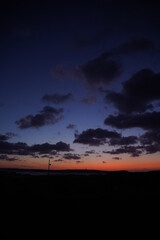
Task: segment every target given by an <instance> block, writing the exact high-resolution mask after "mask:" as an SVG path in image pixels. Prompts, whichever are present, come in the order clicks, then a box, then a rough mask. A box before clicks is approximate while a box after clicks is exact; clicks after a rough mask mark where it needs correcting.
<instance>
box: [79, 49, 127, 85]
mask: <svg viewBox="0 0 160 240" xmlns="http://www.w3.org/2000/svg"><path fill="white" fill-rule="evenodd" d="M122 70H123V68H122V64H121V63H120V62H118V61H117V60H114V59H110V58H109V57H108V55H107V54H102V55H101V56H99V57H97V58H95V59H92V60H90V61H88V62H87V63H86V64H84V65H81V66H79V71H80V72H81V74H82V75H83V76H84V78H85V79H86V81H87V83H88V84H89V85H91V86H93V87H99V86H103V85H108V84H109V83H111V82H112V81H114V80H115V79H116V78H118V77H120V76H121V74H122Z"/></svg>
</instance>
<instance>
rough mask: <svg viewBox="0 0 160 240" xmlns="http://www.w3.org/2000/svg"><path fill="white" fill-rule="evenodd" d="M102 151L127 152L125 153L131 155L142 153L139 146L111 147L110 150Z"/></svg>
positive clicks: (137, 155) (109, 152)
mask: <svg viewBox="0 0 160 240" xmlns="http://www.w3.org/2000/svg"><path fill="white" fill-rule="evenodd" d="M103 153H108V154H113V155H115V154H116V155H118V154H124V153H127V154H130V155H131V157H139V156H140V154H141V153H142V150H141V147H140V146H124V147H121V148H117V149H113V150H111V151H103Z"/></svg>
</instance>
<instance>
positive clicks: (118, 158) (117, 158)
mask: <svg viewBox="0 0 160 240" xmlns="http://www.w3.org/2000/svg"><path fill="white" fill-rule="evenodd" d="M112 159H115V160H120V159H122V158H120V157H113V158H112Z"/></svg>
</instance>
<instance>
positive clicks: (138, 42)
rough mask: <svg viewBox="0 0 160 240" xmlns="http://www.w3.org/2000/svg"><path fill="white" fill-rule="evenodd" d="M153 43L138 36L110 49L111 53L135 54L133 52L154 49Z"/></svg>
mask: <svg viewBox="0 0 160 240" xmlns="http://www.w3.org/2000/svg"><path fill="white" fill-rule="evenodd" d="M154 48H155V47H154V44H153V42H152V41H150V40H148V39H146V38H143V37H139V38H131V39H130V40H128V41H127V42H125V43H123V44H121V45H119V46H118V47H117V48H113V49H112V50H111V51H110V54H111V55H118V54H126V55H130V54H135V53H141V52H142V53H144V52H148V51H152V50H154Z"/></svg>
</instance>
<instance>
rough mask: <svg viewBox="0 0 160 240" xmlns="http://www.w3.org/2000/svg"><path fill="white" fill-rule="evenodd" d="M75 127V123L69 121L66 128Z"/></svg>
mask: <svg viewBox="0 0 160 240" xmlns="http://www.w3.org/2000/svg"><path fill="white" fill-rule="evenodd" d="M75 127H76V125H75V124H72V123H70V124H68V125H67V127H66V128H67V129H74V128H75Z"/></svg>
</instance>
